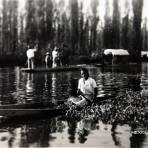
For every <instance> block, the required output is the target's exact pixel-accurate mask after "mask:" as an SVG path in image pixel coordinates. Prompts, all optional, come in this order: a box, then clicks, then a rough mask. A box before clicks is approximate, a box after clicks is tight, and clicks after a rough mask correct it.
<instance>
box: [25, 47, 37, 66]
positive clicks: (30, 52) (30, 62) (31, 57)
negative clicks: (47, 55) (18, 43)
mask: <svg viewBox="0 0 148 148" xmlns="http://www.w3.org/2000/svg"><path fill="white" fill-rule="evenodd" d="M36 51H37V48H36V46H35V47H34V48H30V47H29V49H28V50H27V52H26V54H27V58H28V69H34V58H35V52H36Z"/></svg>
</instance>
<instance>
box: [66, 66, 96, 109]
mask: <svg viewBox="0 0 148 148" xmlns="http://www.w3.org/2000/svg"><path fill="white" fill-rule="evenodd" d="M81 77H82V78H80V79H79V82H78V91H77V94H78V97H70V98H69V99H68V103H72V104H75V105H77V106H85V105H88V104H91V103H92V102H93V100H94V99H96V97H97V84H96V81H95V80H94V79H93V78H91V77H89V72H88V70H87V69H86V68H82V69H81Z"/></svg>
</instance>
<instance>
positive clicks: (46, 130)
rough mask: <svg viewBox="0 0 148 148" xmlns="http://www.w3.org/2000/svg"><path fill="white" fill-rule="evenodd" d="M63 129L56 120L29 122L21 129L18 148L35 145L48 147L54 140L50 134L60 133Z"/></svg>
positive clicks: (60, 123)
mask: <svg viewBox="0 0 148 148" xmlns="http://www.w3.org/2000/svg"><path fill="white" fill-rule="evenodd" d="M64 128H65V126H64V124H63V123H62V121H61V120H60V119H58V118H51V119H44V120H40V121H38V120H37V122H33V123H32V122H31V124H27V125H25V126H23V127H22V128H21V141H20V147H28V146H30V145H33V144H34V145H36V146H37V147H38V146H41V147H48V146H50V141H52V140H54V139H56V137H53V136H52V135H51V134H52V133H55V132H62V131H63V129H64Z"/></svg>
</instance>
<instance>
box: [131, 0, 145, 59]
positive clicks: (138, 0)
mask: <svg viewBox="0 0 148 148" xmlns="http://www.w3.org/2000/svg"><path fill="white" fill-rule="evenodd" d="M132 4H133V14H134V16H133V28H134V32H135V36H134V39H133V50H132V51H131V54H132V57H133V60H135V61H136V62H140V57H141V49H142V35H141V21H142V8H143V0H132Z"/></svg>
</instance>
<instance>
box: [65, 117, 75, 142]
mask: <svg viewBox="0 0 148 148" xmlns="http://www.w3.org/2000/svg"><path fill="white" fill-rule="evenodd" d="M67 122H68V127H69V128H68V134H69V137H68V139H69V141H70V143H75V134H76V127H77V121H76V120H72V119H71V120H68V121H67Z"/></svg>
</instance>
